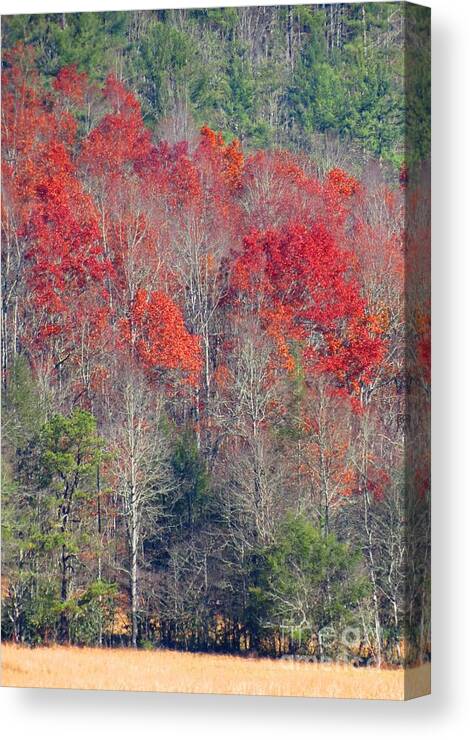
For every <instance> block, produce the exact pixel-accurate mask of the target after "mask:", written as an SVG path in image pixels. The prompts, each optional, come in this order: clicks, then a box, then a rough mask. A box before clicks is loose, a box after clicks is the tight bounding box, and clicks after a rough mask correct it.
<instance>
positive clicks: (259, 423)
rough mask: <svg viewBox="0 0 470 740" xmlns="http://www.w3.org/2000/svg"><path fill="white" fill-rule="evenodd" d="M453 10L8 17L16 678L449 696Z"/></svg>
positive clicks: (180, 688) (6, 515) (166, 688)
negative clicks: (445, 439) (433, 351)
mask: <svg viewBox="0 0 470 740" xmlns="http://www.w3.org/2000/svg"><path fill="white" fill-rule="evenodd" d="M429 168H430V11H429V9H428V8H425V7H421V6H418V5H413V4H409V3H401V2H398V3H394V2H384V3H351V4H347V3H337V4H331V5H328V4H324V3H322V4H318V5H287V6H279V7H277V6H269V7H256V6H250V7H229V8H217V7H210V8H206V9H204V8H202V9H185V8H181V9H179V10H165V9H162V8H156V9H155V10H135V9H129V10H128V11H126V12H86V13H80V12H75V13H59V14H32V15H7V16H4V17H3V18H2V216H1V218H2V315H1V321H2V353H1V370H2V431H3V434H2V684H3V685H4V686H16V687H56V688H87V689H110V690H112V689H114V690H132V691H162V692H199V693H228V694H240V693H241V694H257V695H262V694H267V695H274V696H276V695H277V696H308V697H345V698H352V697H354V698H368V699H408V698H413V697H417V696H421V695H423V694H426V693H429V691H430V660H431V636H430V444H429V434H430V421H429V416H430V276H429V259H430V187H429V184H430V181H429Z"/></svg>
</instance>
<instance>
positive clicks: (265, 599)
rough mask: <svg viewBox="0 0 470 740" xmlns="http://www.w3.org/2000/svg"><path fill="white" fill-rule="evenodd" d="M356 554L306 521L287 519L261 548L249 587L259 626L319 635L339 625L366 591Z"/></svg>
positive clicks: (304, 519)
mask: <svg viewBox="0 0 470 740" xmlns="http://www.w3.org/2000/svg"><path fill="white" fill-rule="evenodd" d="M359 563H360V558H359V555H358V553H355V552H352V550H351V548H350V547H349V546H348V545H346V544H343V543H341V542H339V541H338V540H337V539H336V537H335V536H334V535H327V536H326V537H325V536H323V535H322V533H321V532H320V530H319V529H317V528H316V527H314V526H313V525H312V524H311V522H310V521H308V519H306V518H304V517H302V516H289V517H287V518H286V519H285V521H284V523H283V525H282V527H281V528H280V531H279V533H278V536H277V538H276V542H275V543H274V544H273V545H272V546H270V547H268V548H265V549H264V550H263V551H262V552H261V553H260V557H259V560H258V562H257V564H256V567H255V569H254V580H255V585H253V586H252V588H251V589H250V594H251V609H252V613H253V614H255V615H256V616H257V620H258V622H261V623H263V621H268V622H270V623H274V624H279V625H282V624H287V625H292V626H294V627H297V628H298V629H307V630H308V629H310V630H311V631H312V632H314V633H316V634H318V632H319V631H320V630H321V629H323V628H324V627H327V626H332V625H335V624H338V623H339V622H340V620H341V619H342V618H343V617H345V615H347V614H348V613H350V612H351V611H353V610H354V608H355V607H357V605H358V604H359V603H360V601H361V599H363V598H364V596H365V595H366V593H367V584H366V580H365V579H364V578H363V577H362V576H361V575H360V574H359Z"/></svg>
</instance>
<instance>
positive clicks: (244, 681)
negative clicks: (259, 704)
mask: <svg viewBox="0 0 470 740" xmlns="http://www.w3.org/2000/svg"><path fill="white" fill-rule="evenodd" d="M1 685H2V686H17V687H38V688H65V689H105V690H116V691H118V690H119V691H163V692H185V693H200V694H208V693H218V694H253V695H258V696H262V695H267V696H315V697H336V698H357V699H398V700H399V699H404V698H412V697H413V696H422V695H424V694H426V693H429V688H430V665H429V664H426V665H423V666H420V667H419V668H412V669H408V671H406V677H405V671H404V670H401V669H394V670H392V669H390V670H387V669H381V670H379V669H377V668H354V667H353V666H349V665H337V664H311V663H302V662H293V661H291V660H270V659H266V658H260V659H247V658H241V657H232V656H222V655H202V654H191V653H180V652H174V651H170V650H154V651H143V650H131V649H121V648H115V649H99V648H78V647H62V646H55V647H43V648H35V649H31V648H29V647H18V646H16V645H12V644H4V645H2V681H1Z"/></svg>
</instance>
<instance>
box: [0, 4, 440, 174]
mask: <svg viewBox="0 0 470 740" xmlns="http://www.w3.org/2000/svg"><path fill="white" fill-rule="evenodd" d="M416 8H417V6H405V5H401V4H396V3H380V4H378V3H366V4H360V5H358V4H356V5H350V6H348V5H345V6H342V7H341V12H340V14H339V20H338V14H337V15H334V12H335V11H334V10H332V9H331V8H328V7H325V6H296V7H295V11H293V9H286V8H282V7H281V8H272V9H270V10H269V12H266V14H265V16H264V17H265V18H266V21H265V25H264V26H263V25H261V26H259V25H256V24H258V22H259V19H257V18H256V13H257V9H256V8H253V9H252V10H250V11H247V10H244V11H243V12H242V11H241V10H238V9H236V8H217V9H207V10H190V11H186V12H185V13H181V14H179V13H174V12H173V11H135V12H129V13H124V12H118V13H109V12H108V13H69V14H46V15H23V16H10V17H6V18H4V19H3V21H2V28H3V43H4V47H5V48H8V47H11V46H12V45H14V44H15V43H16V42H18V41H23V42H25V43H26V44H31V45H33V46H34V48H35V50H36V53H37V64H38V67H39V69H40V70H41V72H42V73H43V74H45V75H46V76H47V77H49V76H51V75H55V74H56V73H57V71H58V69H59V68H60V67H63V66H65V65H68V64H76V65H77V66H78V68H79V69H80V70H83V71H86V72H88V74H89V75H90V76H91V78H92V79H96V80H99V81H103V80H104V78H105V77H106V75H107V74H108V73H109V72H113V73H114V74H117V75H118V76H119V77H121V78H123V79H125V80H126V82H128V84H131V86H132V87H133V88H134V90H135V91H136V92H137V93H138V94H139V96H140V99H141V102H142V105H143V111H144V116H145V118H146V122H147V123H148V124H149V125H151V126H154V125H156V124H158V122H159V121H160V120H162V119H165V118H166V117H168V116H170V115H173V116H174V115H176V116H183V117H185V116H189V117H190V120H193V121H194V122H195V123H196V124H197V125H202V124H208V125H209V126H210V127H211V128H213V129H216V130H222V131H223V133H224V134H225V135H226V136H227V137H228V138H229V139H230V138H232V137H233V136H237V137H238V138H240V139H242V141H243V143H244V145H245V146H246V147H251V148H259V147H270V146H275V145H282V146H284V147H294V148H299V147H300V148H306V149H309V148H310V147H311V146H312V143H311V142H312V136H313V135H314V134H319V133H320V134H322V133H323V134H324V133H327V132H330V133H333V134H335V135H338V136H339V137H341V138H343V139H344V140H345V141H347V142H349V141H352V142H355V143H356V144H357V145H359V146H360V147H361V148H362V149H363V150H364V152H367V153H369V154H370V155H373V156H374V157H377V158H379V159H380V160H383V161H387V162H392V163H395V164H399V163H401V162H402V161H403V158H404V151H403V148H404V131H405V120H404V106H403V102H404V88H403V79H404V63H405V66H406V88H407V89H406V95H407V109H408V120H407V122H406V125H407V129H406V130H407V139H408V148H409V150H410V152H413V155H412V156H413V157H414V158H416V157H420V158H426V157H427V156H428V155H429V143H430V136H429V124H428V123H427V122H428V121H429V120H430V116H429V112H430V85H429V39H428V38H427V32H426V28H427V26H426V24H427V15H426V11H425V9H419V8H418V9H417V10H416ZM404 21H405V23H404ZM246 23H249V24H251V23H253V26H251V25H247V26H245V24H246ZM404 26H405V27H406V35H407V41H408V43H409V45H410V48H412V52H411V53H410V54H409V55H408V58H407V59H406V60H404V55H403V41H404V39H403V27H404ZM250 28H251V29H252V30H251V32H250V31H249V29H250ZM253 29H256V31H254V30H253ZM423 126H424V129H423ZM410 152H409V153H408V155H407V156H408V159H410V157H411V153H410Z"/></svg>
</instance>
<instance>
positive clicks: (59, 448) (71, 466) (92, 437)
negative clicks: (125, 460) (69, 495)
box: [38, 409, 104, 495]
mask: <svg viewBox="0 0 470 740" xmlns="http://www.w3.org/2000/svg"><path fill="white" fill-rule="evenodd" d="M38 447H39V463H38V483H39V486H40V487H41V488H46V487H51V488H52V489H53V490H54V491H56V492H60V491H62V490H63V489H64V488H65V489H67V492H69V491H70V490H71V488H72V487H73V488H74V489H75V491H76V492H77V493H79V494H80V495H86V493H87V492H86V490H85V489H82V490H80V488H79V485H83V484H86V483H88V484H89V483H90V479H92V477H93V476H94V475H96V468H97V465H98V464H99V463H100V461H102V459H103V456H104V442H103V441H102V440H101V439H100V437H99V436H98V435H97V433H96V420H95V418H94V417H93V416H92V414H90V413H89V412H88V411H83V410H82V409H74V411H72V413H71V414H70V416H68V417H67V416H62V415H61V414H57V415H55V416H53V417H52V419H51V420H50V421H49V422H48V423H47V424H45V425H44V426H43V428H42V429H41V431H40V434H39V439H38Z"/></svg>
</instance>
